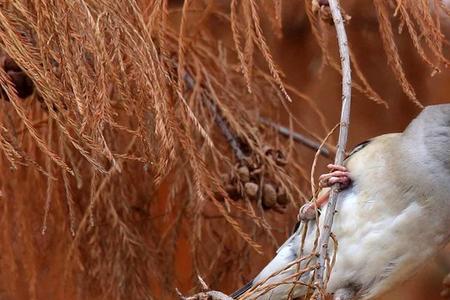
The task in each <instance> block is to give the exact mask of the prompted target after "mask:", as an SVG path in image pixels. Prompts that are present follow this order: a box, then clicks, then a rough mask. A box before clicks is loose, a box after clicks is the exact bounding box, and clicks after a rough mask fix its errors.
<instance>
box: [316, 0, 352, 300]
mask: <svg viewBox="0 0 450 300" xmlns="http://www.w3.org/2000/svg"><path fill="white" fill-rule="evenodd" d="M328 2H329V5H330V10H331V14H332V16H333V21H334V26H335V28H336V34H337V39H338V44H339V54H340V57H341V66H342V112H341V124H340V130H339V141H338V146H337V153H336V157H335V161H334V163H335V164H336V165H342V163H343V161H344V156H345V146H346V143H347V136H348V127H349V123H350V103H351V87H352V85H351V84H352V80H351V68H350V55H349V50H348V41H347V34H346V32H345V26H344V20H343V18H342V14H341V10H340V5H339V1H338V0H329V1H328ZM339 188H340V185H339V184H334V185H333V187H332V188H331V194H330V200H329V201H328V205H327V212H326V214H325V219H324V223H323V225H322V228H321V234H320V241H319V245H320V248H319V260H318V264H319V269H318V270H317V272H316V276H315V277H316V278H315V281H316V284H317V285H318V287H319V289H322V290H323V289H324V288H325V287H326V286H325V283H324V271H325V262H326V259H327V256H328V241H329V238H330V234H331V227H332V225H333V218H334V214H335V212H336V202H337V194H338V193H339ZM328 273H330V270H328ZM318 294H319V295H318V297H319V299H321V298H322V296H321V294H322V293H318Z"/></svg>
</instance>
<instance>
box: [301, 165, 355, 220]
mask: <svg viewBox="0 0 450 300" xmlns="http://www.w3.org/2000/svg"><path fill="white" fill-rule="evenodd" d="M327 168H328V169H330V172H329V173H326V174H323V175H320V177H319V186H320V187H322V188H326V187H331V186H332V185H333V184H335V183H340V184H341V186H340V188H341V190H342V189H345V188H347V187H348V186H349V185H350V183H351V182H352V181H351V179H350V172H349V171H348V170H347V168H346V167H343V166H339V165H334V164H329V165H328V166H327ZM329 196H330V193H329V192H326V193H324V194H323V195H322V196H320V197H319V198H318V199H317V201H314V202H309V203H306V204H304V205H303V206H302V207H300V210H299V212H298V216H297V219H298V220H299V221H308V220H314V219H315V218H316V207H317V208H321V207H322V206H323V205H324V204H325V203H326V202H327V201H328V197H329Z"/></svg>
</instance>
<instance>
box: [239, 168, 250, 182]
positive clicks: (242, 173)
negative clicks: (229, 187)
mask: <svg viewBox="0 0 450 300" xmlns="http://www.w3.org/2000/svg"><path fill="white" fill-rule="evenodd" d="M237 173H238V175H239V179H241V181H242V182H249V181H250V171H249V170H248V167H247V166H241V167H239V169H238V170H237Z"/></svg>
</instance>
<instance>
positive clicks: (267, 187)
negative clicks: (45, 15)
mask: <svg viewBox="0 0 450 300" xmlns="http://www.w3.org/2000/svg"><path fill="white" fill-rule="evenodd" d="M276 203H277V192H276V190H275V188H274V187H273V185H272V184H270V183H266V184H264V187H263V197H262V204H263V206H264V208H271V207H273V206H274V205H275V204H276Z"/></svg>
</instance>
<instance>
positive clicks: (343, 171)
mask: <svg viewBox="0 0 450 300" xmlns="http://www.w3.org/2000/svg"><path fill="white" fill-rule="evenodd" d="M327 168H328V169H330V172H329V173H326V174H322V175H320V177H319V186H320V187H321V188H326V187H331V186H332V185H333V184H335V183H340V184H341V189H345V188H346V187H348V186H349V185H350V183H351V179H350V172H348V170H347V168H346V167H343V166H339V165H334V164H329V165H328V166H327Z"/></svg>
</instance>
